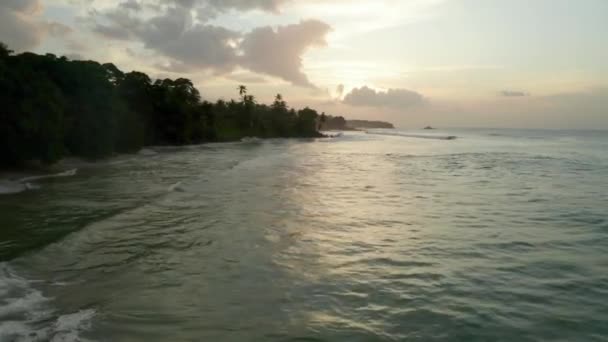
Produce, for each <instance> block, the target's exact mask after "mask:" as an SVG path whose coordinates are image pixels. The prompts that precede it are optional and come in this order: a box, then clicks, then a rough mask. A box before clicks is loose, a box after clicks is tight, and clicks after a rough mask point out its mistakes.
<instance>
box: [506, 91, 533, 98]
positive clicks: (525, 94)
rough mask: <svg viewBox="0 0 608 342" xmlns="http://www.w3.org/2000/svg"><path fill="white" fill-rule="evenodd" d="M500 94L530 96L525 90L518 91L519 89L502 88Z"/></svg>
mask: <svg viewBox="0 0 608 342" xmlns="http://www.w3.org/2000/svg"><path fill="white" fill-rule="evenodd" d="M499 95H500V96H504V97H523V96H530V94H528V93H526V92H523V91H518V90H502V91H501V92H500V93H499Z"/></svg>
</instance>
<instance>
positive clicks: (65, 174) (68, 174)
mask: <svg viewBox="0 0 608 342" xmlns="http://www.w3.org/2000/svg"><path fill="white" fill-rule="evenodd" d="M77 172H78V169H71V170H67V171H64V172H60V173H54V174H50V175H42V176H32V177H25V178H21V179H20V180H18V182H19V183H26V182H31V181H36V180H41V179H48V178H59V177H71V176H76V173H77Z"/></svg>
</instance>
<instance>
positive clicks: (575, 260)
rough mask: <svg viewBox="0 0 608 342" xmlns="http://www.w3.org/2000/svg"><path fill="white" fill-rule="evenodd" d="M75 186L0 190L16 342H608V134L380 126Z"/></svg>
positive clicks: (218, 153)
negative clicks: (389, 127) (367, 130)
mask: <svg viewBox="0 0 608 342" xmlns="http://www.w3.org/2000/svg"><path fill="white" fill-rule="evenodd" d="M448 137H449V139H447V138H448ZM71 168H72V166H70V169H66V170H67V171H70V170H71ZM61 175H62V176H63V177H52V178H27V179H25V181H24V182H25V183H27V184H29V185H30V186H27V187H26V186H19V185H18V184H23V183H24V182H20V180H12V181H10V184H11V186H12V187H11V188H10V189H13V190H15V189H20V191H7V192H6V193H5V194H3V195H0V261H1V263H0V341H3V342H4V341H49V340H51V341H349V342H350V341H404V340H407V341H409V340H412V341H416V340H419V341H557V340H560V341H606V340H607V339H608V254H607V251H608V133H607V132H601V131H542V130H538V131H534V130H482V129H478V130H462V129H461V130H444V131H398V130H372V131H369V132H367V133H366V132H353V133H347V134H344V135H342V136H339V137H336V138H333V139H316V140H281V139H278V140H265V141H255V142H249V141H245V142H239V143H226V144H209V145H200V146H188V147H179V148H171V147H165V148H151V149H148V150H146V151H145V153H140V154H138V155H132V156H122V157H119V158H117V159H112V160H109V161H105V162H100V163H97V164H86V166H82V167H79V169H78V171H77V172H76V171H75V170H74V171H70V172H68V173H62V174H61ZM4 182H5V183H4V184H9V183H8V182H9V181H4ZM16 184H17V185H16ZM9 192H10V193H9Z"/></svg>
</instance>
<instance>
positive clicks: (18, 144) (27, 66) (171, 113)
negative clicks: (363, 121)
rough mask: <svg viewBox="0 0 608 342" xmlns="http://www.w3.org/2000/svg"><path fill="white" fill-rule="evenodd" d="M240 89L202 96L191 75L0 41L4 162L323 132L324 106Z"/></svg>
mask: <svg viewBox="0 0 608 342" xmlns="http://www.w3.org/2000/svg"><path fill="white" fill-rule="evenodd" d="M235 91H237V90H235ZM238 93H239V96H240V99H239V100H238V101H235V100H231V101H223V100H219V101H217V102H215V103H211V102H207V101H201V96H200V94H199V92H198V90H197V89H196V88H195V87H194V85H193V84H192V82H191V81H190V80H188V79H185V78H179V79H176V80H171V79H164V80H156V81H152V80H151V79H150V77H148V76H147V75H146V74H144V73H141V72H137V71H133V72H129V73H124V72H122V71H120V70H119V69H118V68H117V67H116V66H114V65H113V64H109V63H108V64H100V63H97V62H94V61H70V60H69V59H67V58H66V57H57V56H55V55H52V54H46V55H37V54H34V53H29V52H28V53H23V54H19V55H14V54H13V53H12V51H10V50H9V49H8V48H7V47H6V45H4V44H0V166H4V167H6V166H18V165H20V164H22V163H24V162H26V161H30V160H36V161H41V162H43V163H52V162H54V161H57V160H59V159H60V158H62V157H64V156H68V155H69V156H78V157H83V158H87V159H96V158H102V157H106V156H109V155H112V154H113V153H124V152H135V151H138V150H140V149H141V148H142V147H143V146H150V145H184V144H196V143H203V142H216V141H231V140H237V139H240V138H243V137H246V136H256V137H261V138H272V137H318V136H321V134H320V133H319V132H318V129H319V125H320V124H321V122H322V121H323V120H324V118H325V115H324V114H323V115H318V113H317V112H316V111H315V110H313V109H310V108H305V109H302V110H298V111H296V110H294V109H290V108H289V107H288V106H287V104H286V102H285V101H284V100H283V98H282V97H281V95H277V96H276V99H275V101H274V103H272V104H271V105H264V104H258V103H257V102H256V100H255V98H254V96H253V95H249V94H248V93H247V88H246V87H245V86H240V87H239V88H238Z"/></svg>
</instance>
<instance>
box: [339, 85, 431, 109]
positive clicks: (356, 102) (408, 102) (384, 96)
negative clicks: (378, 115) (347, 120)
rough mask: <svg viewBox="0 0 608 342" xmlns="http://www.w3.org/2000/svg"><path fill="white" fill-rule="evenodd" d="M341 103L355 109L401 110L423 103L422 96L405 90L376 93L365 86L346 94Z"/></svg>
mask: <svg viewBox="0 0 608 342" xmlns="http://www.w3.org/2000/svg"><path fill="white" fill-rule="evenodd" d="M343 102H344V103H345V104H348V105H351V106H355V107H386V108H396V109H403V108H409V107H416V106H421V105H423V104H424V103H425V99H424V96H422V95H421V94H419V93H417V92H415V91H411V90H407V89H389V90H387V91H376V90H374V89H372V88H369V87H367V86H364V87H361V88H355V89H353V90H352V91H351V92H350V93H348V94H346V96H345V97H344V100H343Z"/></svg>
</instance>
